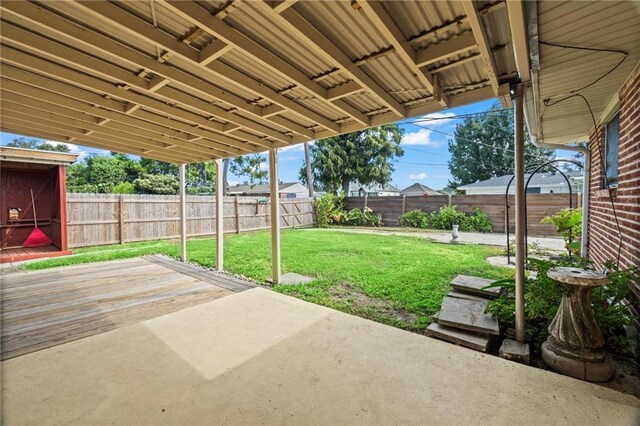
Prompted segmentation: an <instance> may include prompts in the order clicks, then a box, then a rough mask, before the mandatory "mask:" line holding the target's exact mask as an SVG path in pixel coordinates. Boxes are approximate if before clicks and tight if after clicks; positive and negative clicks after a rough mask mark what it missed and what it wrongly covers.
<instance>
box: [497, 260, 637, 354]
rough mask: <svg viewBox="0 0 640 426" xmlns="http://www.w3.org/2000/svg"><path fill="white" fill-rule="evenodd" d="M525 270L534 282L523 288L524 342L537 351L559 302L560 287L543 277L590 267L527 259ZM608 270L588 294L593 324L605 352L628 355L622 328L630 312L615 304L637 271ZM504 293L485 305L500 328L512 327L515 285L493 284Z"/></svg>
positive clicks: (612, 267) (572, 262)
mask: <svg viewBox="0 0 640 426" xmlns="http://www.w3.org/2000/svg"><path fill="white" fill-rule="evenodd" d="M528 262H529V267H530V268H531V269H532V270H534V271H537V276H536V279H535V280H530V281H527V283H526V285H525V294H524V299H525V300H524V301H525V338H526V340H527V341H528V342H531V343H532V344H533V347H534V348H535V349H536V350H538V349H539V348H540V346H541V345H542V343H543V342H544V341H545V339H546V338H547V336H548V335H549V331H548V327H549V324H551V321H552V320H553V318H554V317H555V315H556V312H557V311H558V307H559V306H560V301H561V300H562V291H563V290H562V287H560V286H559V285H558V284H557V283H556V282H555V281H554V280H552V279H551V278H549V277H548V276H547V272H548V271H549V269H551V268H553V267H556V266H575V267H580V268H587V267H590V266H591V264H590V262H589V261H588V260H586V259H583V258H580V257H572V258H569V257H567V256H563V257H562V258H561V259H560V260H557V261H549V260H540V259H534V258H529V259H528ZM605 266H606V267H607V268H608V269H609V274H608V275H607V278H608V281H609V283H608V284H607V285H606V286H604V287H598V288H596V289H594V290H593V291H592V292H591V306H592V308H593V312H594V315H595V319H596V322H597V323H598V326H599V327H600V329H601V330H602V332H603V334H604V336H605V339H606V347H607V349H608V350H610V351H612V352H617V353H626V352H628V351H629V347H630V346H629V342H628V341H627V339H626V337H625V336H624V330H623V327H624V326H626V325H630V324H631V323H632V321H633V319H632V317H631V314H630V312H629V311H628V310H627V309H626V308H625V307H624V306H622V305H621V304H620V303H619V302H620V301H621V300H622V299H624V298H625V297H627V295H628V294H629V291H630V290H629V288H630V284H631V283H632V282H638V280H639V279H640V269H639V268H638V267H635V266H634V267H632V268H630V269H626V270H623V269H619V268H618V267H617V266H616V265H615V264H614V263H613V262H611V261H609V262H607V263H606V264H605ZM496 284H500V285H502V287H504V288H505V289H507V292H506V294H504V295H503V296H502V297H499V298H498V299H495V300H492V301H490V302H489V305H488V307H487V312H489V313H491V314H492V315H493V316H494V317H496V318H497V319H498V321H499V322H500V327H501V328H503V329H505V328H514V327H515V299H514V293H515V282H514V281H513V280H512V279H510V280H502V281H499V282H496Z"/></svg>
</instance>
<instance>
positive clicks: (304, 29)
mask: <svg viewBox="0 0 640 426" xmlns="http://www.w3.org/2000/svg"><path fill="white" fill-rule="evenodd" d="M274 14H275V11H274ZM279 15H280V16H281V17H282V18H283V20H282V23H283V24H284V25H285V26H286V28H287V29H288V30H290V31H292V32H293V33H294V34H296V36H297V37H299V38H301V39H303V40H304V41H305V43H307V44H308V45H309V46H313V47H314V50H313V51H314V53H318V54H321V55H322V56H323V57H324V58H325V59H327V60H330V61H332V62H334V63H337V64H338V66H339V67H340V70H341V71H344V72H345V73H346V74H347V75H349V76H350V77H351V78H352V79H353V80H354V81H356V82H357V83H358V84H360V85H361V86H362V87H363V89H364V90H366V91H367V92H369V93H370V94H371V95H372V96H373V97H375V98H376V100H378V102H380V103H382V104H383V105H385V106H387V107H388V108H389V109H390V110H391V111H393V112H394V113H395V114H396V116H400V117H405V116H406V114H407V111H406V109H405V107H404V106H403V105H402V104H401V103H400V102H398V101H397V100H396V99H395V98H394V97H393V96H391V95H390V94H389V93H388V92H387V91H386V90H385V89H384V88H382V86H380V85H379V84H378V83H377V82H376V81H375V80H374V79H373V78H371V77H369V75H368V74H367V73H365V72H364V71H363V70H362V69H360V67H358V66H357V65H356V64H354V63H353V62H352V61H351V59H350V58H349V57H348V56H347V55H346V54H345V53H344V52H343V51H342V50H340V49H339V48H338V47H337V46H336V45H335V44H333V43H332V42H331V41H330V40H329V39H328V38H327V37H325V35H324V34H322V33H321V32H320V31H318V29H316V28H315V27H314V26H313V25H311V24H309V22H307V20H306V19H304V18H303V17H302V16H300V14H299V13H298V12H296V11H295V10H294V9H293V8H289V9H287V10H285V11H284V12H282V13H280V14H279Z"/></svg>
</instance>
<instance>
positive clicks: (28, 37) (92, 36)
mask: <svg viewBox="0 0 640 426" xmlns="http://www.w3.org/2000/svg"><path fill="white" fill-rule="evenodd" d="M3 4H4V3H3ZM9 7H14V8H15V10H20V11H21V13H29V15H28V16H30V17H31V18H30V21H32V22H37V25H39V26H41V27H45V28H47V29H48V30H52V31H54V32H55V33H56V34H60V35H62V36H64V37H69V38H70V39H71V40H73V41H72V43H73V44H76V45H78V44H79V45H82V46H83V47H84V48H89V49H91V50H98V51H100V53H101V54H104V55H109V56H114V57H116V58H118V59H121V60H125V61H127V62H128V63H130V64H132V65H134V66H136V67H139V68H141V69H143V70H149V71H152V72H153V73H155V74H156V75H157V76H160V81H156V82H155V83H152V82H150V81H148V80H146V79H144V78H142V77H139V76H138V75H137V74H134V73H130V72H128V71H126V70H124V69H122V68H120V67H117V66H115V65H111V64H109V63H107V62H104V61H102V60H99V59H96V58H94V57H92V56H90V55H87V54H85V53H82V52H79V51H77V50H75V49H71V48H68V47H66V46H64V45H62V44H60V43H56V42H54V41H51V40H48V39H46V38H44V37H42V36H39V35H37V34H34V33H32V32H30V31H27V30H23V29H20V28H19V27H16V26H15V25H13V24H11V23H4V24H3V26H6V27H8V29H7V30H6V31H3V32H2V37H3V39H9V40H11V41H12V42H13V43H16V44H18V45H20V46H21V47H23V48H26V49H30V50H35V51H37V52H39V53H40V54H44V55H47V56H51V57H54V58H56V60H60V61H63V62H67V63H71V64H76V65H77V66H82V67H84V68H86V69H89V70H90V71H91V72H92V73H94V74H100V75H103V76H106V77H109V78H111V79H114V80H116V81H119V82H122V83H126V84H128V85H131V86H133V87H135V88H136V89H138V90H139V91H141V92H145V93H149V94H151V93H154V92H157V93H158V94H159V95H162V96H163V97H165V98H168V99H170V100H176V101H178V102H180V103H183V104H185V105H189V106H195V105H199V107H200V109H201V110H202V111H203V113H204V114H208V115H214V116H216V117H217V118H219V119H221V120H224V121H228V122H232V123H235V124H237V125H238V126H239V127H245V128H247V129H251V130H254V131H256V132H259V133H262V134H264V135H266V136H269V137H271V138H273V139H275V140H279V141H281V142H283V143H284V144H286V143H289V142H290V140H289V138H287V137H285V136H283V133H282V132H279V131H276V130H273V129H272V128H270V127H268V126H272V125H273V123H270V122H268V120H265V119H263V118H262V117H260V110H261V108H260V107H258V106H255V105H251V104H249V103H247V102H246V101H244V100H243V99H242V98H240V97H238V96H235V95H233V94H231V93H229V92H228V91H225V90H221V89H220V88H218V87H216V86H214V85H212V84H210V83H208V82H206V81H204V80H201V79H199V78H196V77H194V76H192V75H190V74H187V73H186V72H183V71H180V70H178V69H176V68H174V67H172V66H170V65H168V64H165V63H160V62H158V61H156V60H154V59H152V58H150V57H148V56H146V55H145V54H142V53H139V52H136V51H134V50H132V49H129V48H127V47H124V46H122V45H120V44H118V43H116V42H115V41H113V40H111V39H109V38H107V37H105V36H102V35H100V34H98V33H95V32H92V31H88V30H84V29H82V28H80V27H79V26H77V25H75V24H72V23H70V22H67V21H64V20H62V19H61V18H59V17H57V16H56V15H55V14H53V13H44V16H41V15H43V13H41V12H40V11H39V12H38V13H36V12H34V11H33V9H30V8H29V7H28V6H27V7H24V8H20V7H16V6H15V5H9ZM10 10H14V9H10ZM21 17H22V18H24V15H21ZM36 17H39V19H45V18H46V19H45V21H44V22H42V21H40V20H37V19H36ZM169 81H170V82H172V83H175V84H178V85H179V86H183V87H184V88H186V89H187V90H195V91H197V92H198V93H199V94H200V95H201V96H203V97H206V98H213V99H216V100H217V101H221V102H223V103H225V104H229V105H231V106H232V107H236V108H238V109H240V110H242V111H244V112H247V113H249V114H252V115H253V116H254V117H255V118H256V120H255V121H253V120H249V119H246V118H244V117H241V116H239V115H238V114H234V113H233V112H229V111H227V109H225V108H223V107H221V106H216V105H211V103H209V102H205V101H202V100H200V99H199V98H196V97H194V96H191V95H189V94H187V93H186V92H180V91H177V90H175V89H173V88H171V87H164V86H166V84H167V83H168V82H169ZM176 98H177V99H176ZM138 107H139V105H137V106H136V107H135V108H134V110H135V109H137V108H138ZM223 131H227V130H226V129H223ZM253 142H254V143H258V144H260V145H263V146H264V147H265V148H268V147H269V145H265V144H264V141H262V140H261V139H259V138H256V139H254V140H253Z"/></svg>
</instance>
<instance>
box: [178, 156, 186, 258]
mask: <svg viewBox="0 0 640 426" xmlns="http://www.w3.org/2000/svg"><path fill="white" fill-rule="evenodd" d="M185 168H186V166H185V165H184V164H180V167H179V168H178V170H179V174H180V260H182V261H183V262H186V261H187V196H186V186H187V185H186V183H187V182H186V179H185Z"/></svg>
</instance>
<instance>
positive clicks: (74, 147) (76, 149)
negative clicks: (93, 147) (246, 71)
mask: <svg viewBox="0 0 640 426" xmlns="http://www.w3.org/2000/svg"><path fill="white" fill-rule="evenodd" d="M47 142H48V143H50V144H51V145H54V146H60V145H66V146H67V147H68V148H69V152H70V153H71V154H77V155H78V161H82V160H83V159H84V158H85V157H86V156H87V155H89V152H88V151H83V150H81V149H80V147H79V146H78V145H76V144H74V143H68V142H57V141H47Z"/></svg>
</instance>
